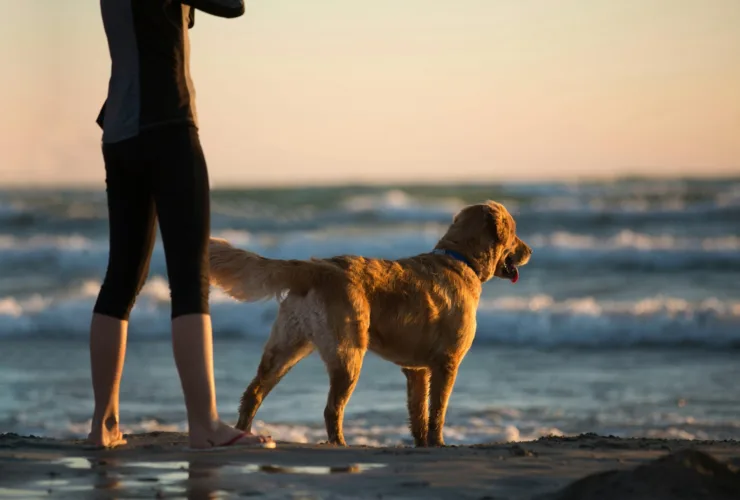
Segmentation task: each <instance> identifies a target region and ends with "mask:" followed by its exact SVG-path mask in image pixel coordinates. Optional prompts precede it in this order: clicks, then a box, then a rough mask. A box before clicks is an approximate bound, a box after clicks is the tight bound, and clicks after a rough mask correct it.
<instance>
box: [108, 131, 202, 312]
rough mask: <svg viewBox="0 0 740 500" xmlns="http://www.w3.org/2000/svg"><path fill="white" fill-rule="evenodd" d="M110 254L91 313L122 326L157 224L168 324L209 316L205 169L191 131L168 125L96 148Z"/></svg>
mask: <svg viewBox="0 0 740 500" xmlns="http://www.w3.org/2000/svg"><path fill="white" fill-rule="evenodd" d="M103 158H104V159H105V173H106V179H105V182H106V191H107V194H108V220H109V225H110V253H109V257H108V269H107V271H106V274H105V280H104V281H103V285H102V287H101V289H100V293H99V295H98V300H97V302H96V303H95V308H94V312H95V313H98V314H103V315H106V316H111V317H114V318H119V319H124V320H125V319H128V317H129V314H130V313H131V309H132V308H133V306H134V301H135V300H136V296H137V295H138V293H139V291H141V288H142V287H143V286H144V282H145V281H146V278H147V275H148V274H149V260H150V258H151V255H152V249H153V247H154V241H155V238H156V225H157V224H156V223H157V217H158V218H159V226H160V232H161V234H162V244H163V246H164V252H165V258H166V262H167V276H168V279H169V282H170V296H171V298H172V312H171V315H172V318H176V317H178V316H182V315H184V314H196V313H200V314H208V313H209V310H208V292H209V280H208V238H209V234H210V198H209V196H210V194H209V183H208V169H207V166H206V161H205V158H204V156H203V150H202V149H201V146H200V140H199V138H198V131H197V129H196V128H195V127H192V126H188V125H179V124H178V125H169V126H162V127H158V128H156V129H152V130H149V131H146V132H142V133H141V134H140V135H139V136H137V137H134V138H132V139H127V140H124V141H121V142H117V143H113V144H104V145H103Z"/></svg>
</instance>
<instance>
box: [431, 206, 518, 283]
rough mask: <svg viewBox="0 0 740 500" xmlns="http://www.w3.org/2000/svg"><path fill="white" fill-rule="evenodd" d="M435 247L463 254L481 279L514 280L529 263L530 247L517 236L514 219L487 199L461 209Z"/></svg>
mask: <svg viewBox="0 0 740 500" xmlns="http://www.w3.org/2000/svg"><path fill="white" fill-rule="evenodd" d="M437 248H439V249H445V250H453V251H455V252H457V253H459V254H460V255H462V256H464V257H465V258H466V259H467V260H468V261H469V262H470V264H471V266H472V267H473V268H474V270H475V272H476V273H477V274H478V277H479V278H480V280H481V281H482V282H486V281H488V280H490V279H491V278H493V277H494V276H495V277H497V278H503V279H507V280H510V281H511V282H512V283H516V282H517V280H518V279H519V267H521V266H523V265H525V264H526V263H527V262H529V258H530V256H531V255H532V249H531V248H530V247H529V245H527V244H526V243H524V242H523V241H522V240H521V239H520V238H519V237H518V236H517V235H516V222H515V221H514V218H513V217H512V216H511V214H510V213H509V211H508V210H506V207H504V206H503V205H502V204H500V203H497V202H495V201H487V202H486V203H480V204H477V205H470V206H468V207H465V208H463V209H462V210H461V211H460V212H458V213H457V215H455V217H454V218H453V219H452V225H451V226H450V227H449V229H448V230H447V233H446V234H445V235H444V236H443V237H442V239H441V240H440V241H439V243H438V244H437Z"/></svg>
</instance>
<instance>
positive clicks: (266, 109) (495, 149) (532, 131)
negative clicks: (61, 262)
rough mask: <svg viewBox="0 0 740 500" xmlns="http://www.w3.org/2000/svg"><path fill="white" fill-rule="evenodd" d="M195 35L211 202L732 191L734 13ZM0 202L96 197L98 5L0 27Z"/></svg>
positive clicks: (687, 0) (739, 132)
mask: <svg viewBox="0 0 740 500" xmlns="http://www.w3.org/2000/svg"><path fill="white" fill-rule="evenodd" d="M246 5H247V7H246V13H245V15H244V16H243V17H241V18H238V19H230V20H226V19H219V18H215V17H212V16H209V15H207V14H205V13H202V12H201V13H199V14H198V15H197V16H196V18H197V20H196V26H195V28H194V29H193V30H191V32H190V36H191V43H192V60H191V68H192V74H193V78H194V82H195V87H196V91H197V107H198V114H199V120H200V130H201V140H202V144H203V147H204V150H205V153H206V158H207V161H208V165H209V171H210V176H211V181H212V185H213V186H214V187H222V186H236V185H240V186H252V185H253V186H260V185H282V184H306V183H311V184H326V183H331V184H336V183H344V182H367V183H392V182H446V181H461V182H477V181H481V182H483V181H542V180H551V179H572V178H579V177H613V176H621V175H656V176H666V175H681V176H708V175H711V176H714V175H728V174H733V173H740V29H738V26H740V1H738V0H620V1H614V0H557V1H555V0H454V1H453V0H446V1H442V0H402V1H399V0H374V1H372V2H368V1H359V0H247V2H246ZM0 67H2V68H3V78H2V83H0V85H2V88H1V92H0V100H1V101H0V105H1V106H2V107H1V108H0V109H2V113H1V114H0V147H1V148H2V159H1V160H0V161H2V164H1V165H0V185H4V186H9V185H28V184H31V185H41V184H44V185H65V186H79V185H93V186H102V185H103V182H104V174H103V164H102V156H101V152H100V139H101V133H100V130H99V129H98V127H97V125H96V124H95V118H96V116H97V113H98V110H99V108H100V106H101V104H102V102H103V101H104V99H105V94H106V90H107V83H108V76H109V70H110V60H109V55H108V48H107V45H106V40H105V33H104V31H103V27H102V21H101V19H100V9H99V2H97V1H84V2H83V1H82V0H67V1H59V0H22V1H17V2H12V3H11V2H8V5H4V6H3V15H2V16H0Z"/></svg>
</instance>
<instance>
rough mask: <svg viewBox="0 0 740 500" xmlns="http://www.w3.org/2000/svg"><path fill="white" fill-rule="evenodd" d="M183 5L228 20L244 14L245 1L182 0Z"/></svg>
mask: <svg viewBox="0 0 740 500" xmlns="http://www.w3.org/2000/svg"><path fill="white" fill-rule="evenodd" d="M182 3H184V4H185V5H189V6H191V7H192V8H194V9H197V10H202V11H203V12H205V13H207V14H211V15H214V16H218V17H225V18H228V19H233V18H235V17H240V16H241V15H242V14H244V0H182Z"/></svg>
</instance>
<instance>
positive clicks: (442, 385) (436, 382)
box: [428, 362, 457, 446]
mask: <svg viewBox="0 0 740 500" xmlns="http://www.w3.org/2000/svg"><path fill="white" fill-rule="evenodd" d="M456 377H457V365H456V364H451V363H449V362H448V363H443V364H440V365H438V366H434V367H432V378H431V387H430V389H431V391H430V392H431V394H430V398H429V399H430V408H429V436H428V443H429V446H444V445H445V442H444V438H443V437H442V430H443V427H444V425H445V415H446V414H447V403H448V401H449V400H450V394H452V387H453V386H454V385H455V378H456Z"/></svg>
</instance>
